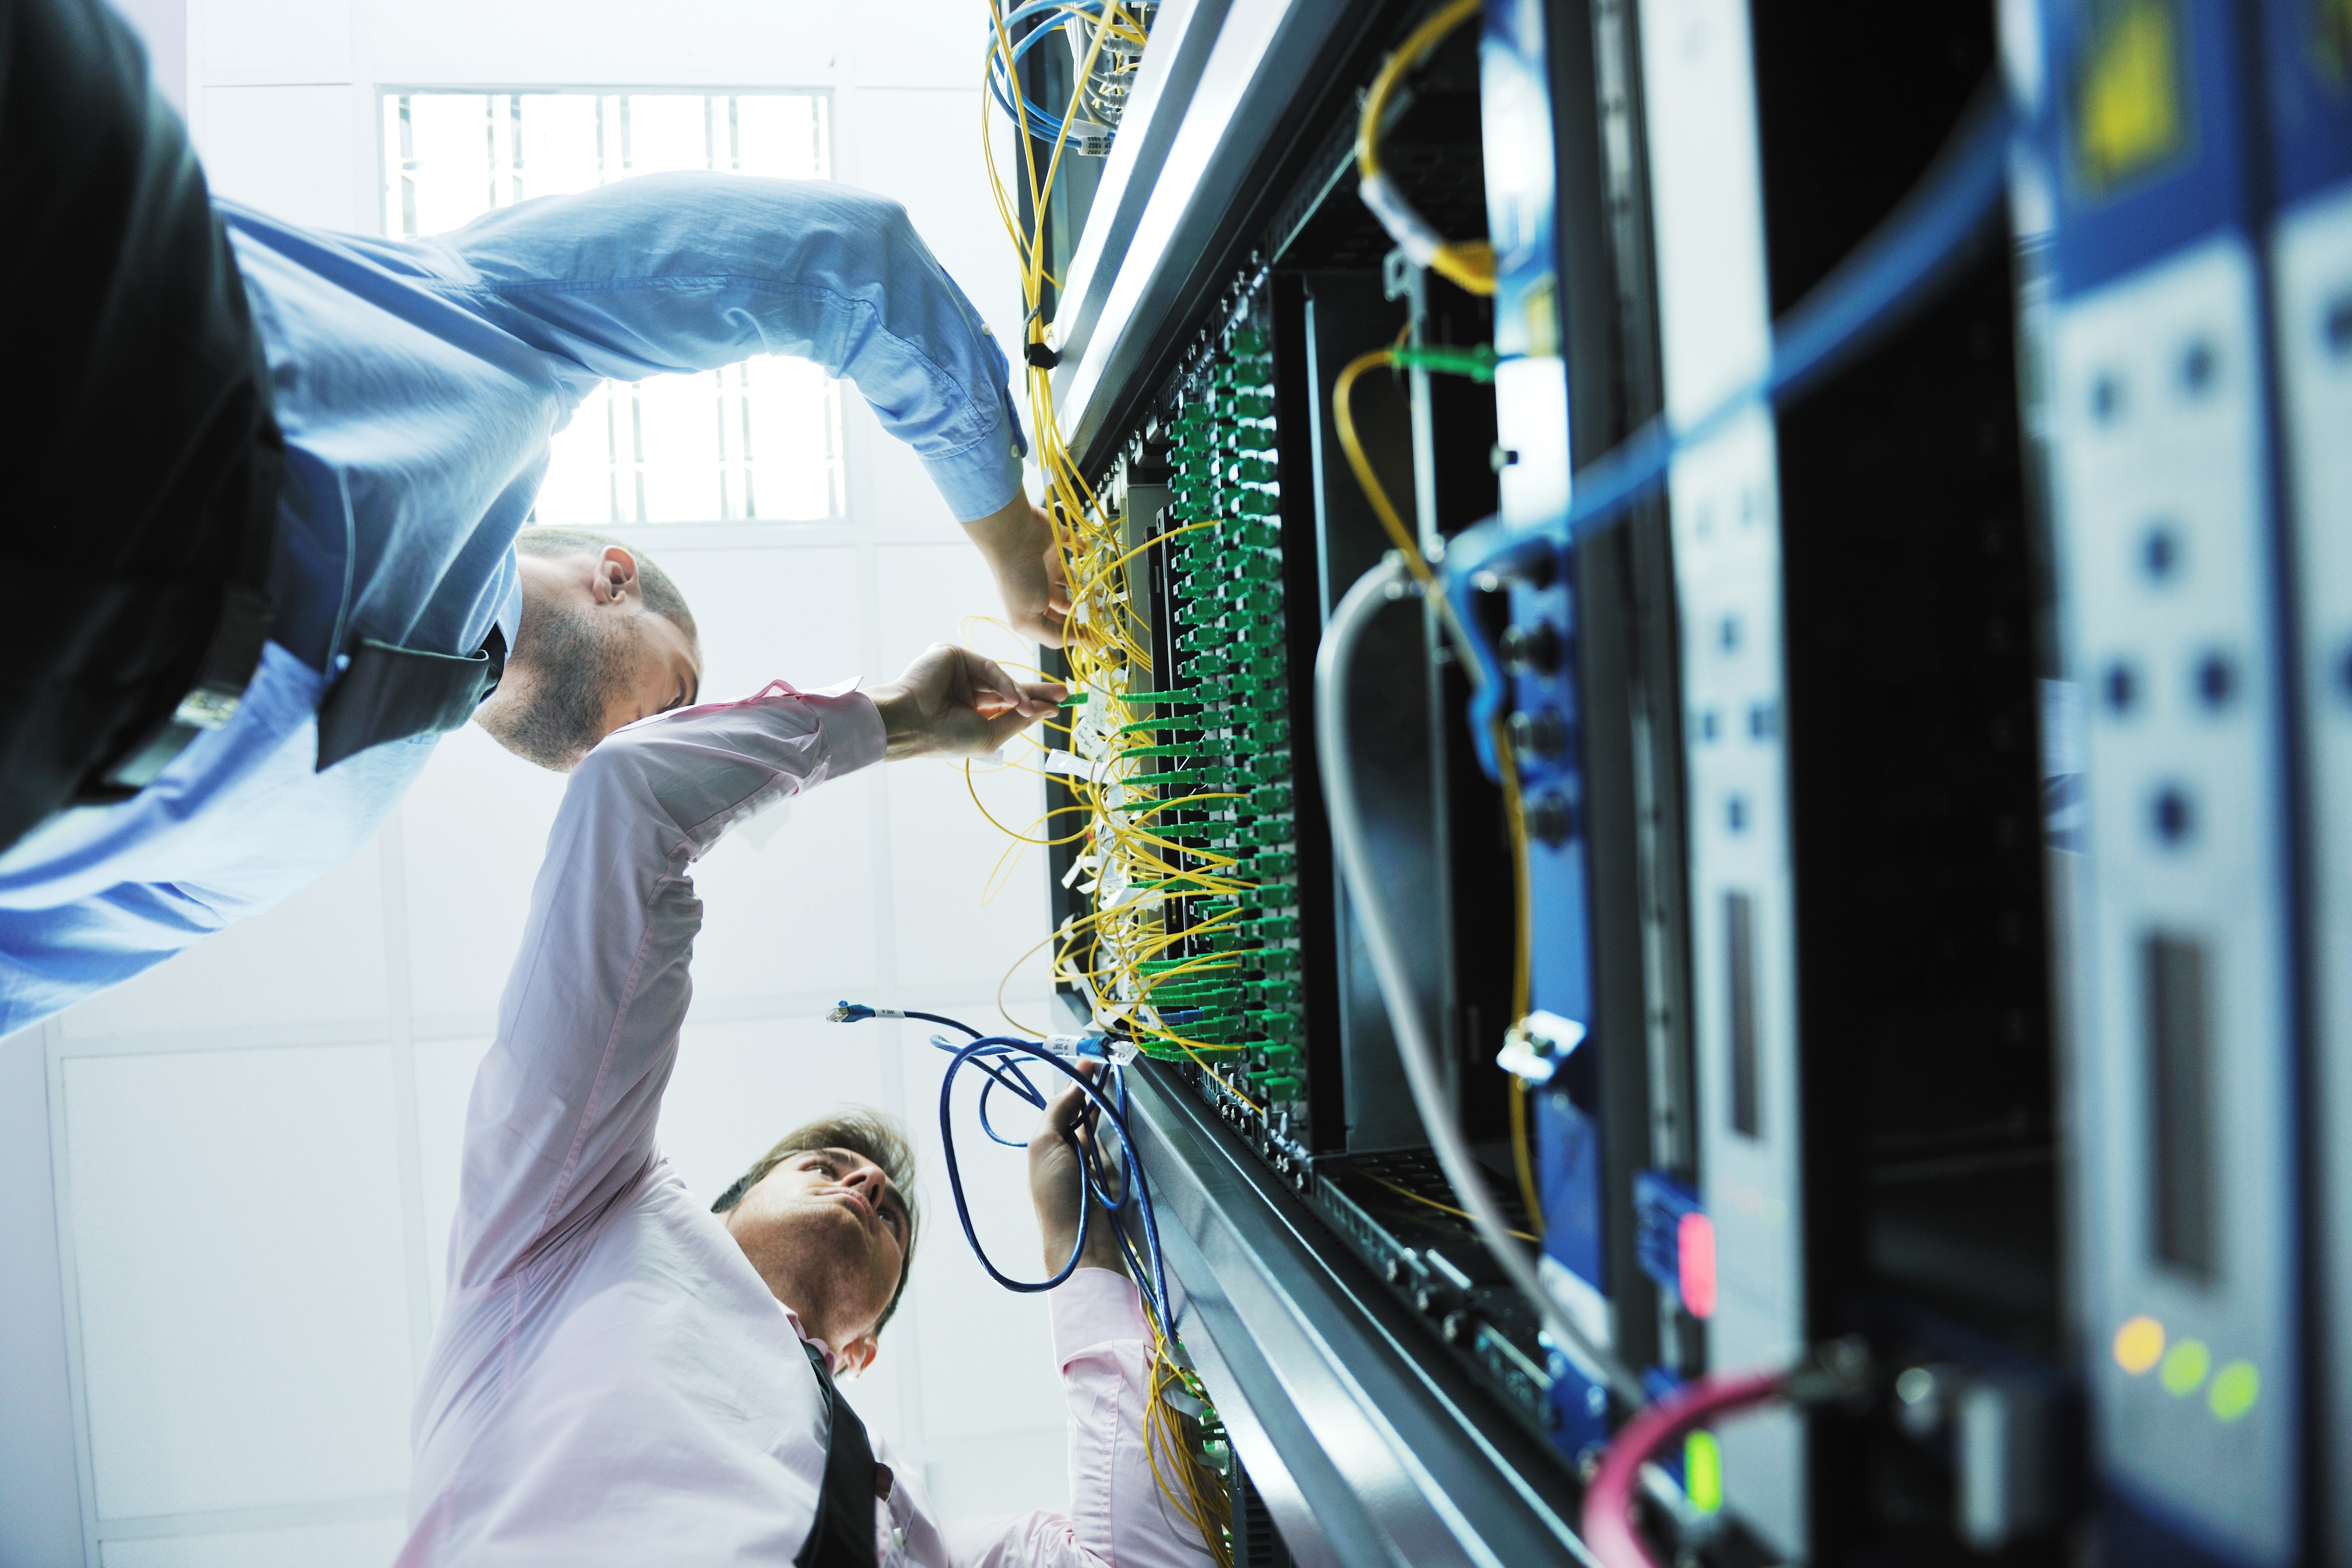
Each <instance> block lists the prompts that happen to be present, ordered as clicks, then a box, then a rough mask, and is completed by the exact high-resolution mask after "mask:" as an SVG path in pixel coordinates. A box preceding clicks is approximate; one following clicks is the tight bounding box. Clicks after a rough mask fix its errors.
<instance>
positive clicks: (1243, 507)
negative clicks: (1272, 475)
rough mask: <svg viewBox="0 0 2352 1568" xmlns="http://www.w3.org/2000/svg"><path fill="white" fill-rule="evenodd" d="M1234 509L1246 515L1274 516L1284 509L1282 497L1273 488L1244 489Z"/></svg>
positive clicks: (1235, 502) (1236, 499)
mask: <svg viewBox="0 0 2352 1568" xmlns="http://www.w3.org/2000/svg"><path fill="white" fill-rule="evenodd" d="M1233 510H1235V511H1237V512H1240V513H1241V514H1242V515H1243V516H1244V517H1272V516H1274V515H1276V513H1278V512H1280V511H1281V510H1282V498H1281V497H1280V496H1278V495H1276V494H1275V493H1274V492H1273V491H1272V490H1244V491H1242V493H1241V494H1240V495H1239V496H1238V497H1237V498H1235V500H1234V506H1233Z"/></svg>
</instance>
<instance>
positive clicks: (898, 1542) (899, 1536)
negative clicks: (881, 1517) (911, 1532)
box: [890, 1528, 907, 1552]
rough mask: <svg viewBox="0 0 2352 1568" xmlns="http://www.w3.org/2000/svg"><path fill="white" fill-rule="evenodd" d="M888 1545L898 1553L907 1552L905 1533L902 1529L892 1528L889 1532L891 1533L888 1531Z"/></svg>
mask: <svg viewBox="0 0 2352 1568" xmlns="http://www.w3.org/2000/svg"><path fill="white" fill-rule="evenodd" d="M890 1544H891V1546H892V1547H893V1548H894V1549H896V1550H898V1551H900V1552H904V1551H906V1550H907V1532H906V1531H904V1530H903V1529H898V1528H893V1529H892V1530H891V1531H890Z"/></svg>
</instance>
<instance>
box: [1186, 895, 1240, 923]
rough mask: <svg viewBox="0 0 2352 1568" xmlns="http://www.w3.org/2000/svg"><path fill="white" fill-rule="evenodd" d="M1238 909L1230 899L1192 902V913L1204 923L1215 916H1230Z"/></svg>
mask: <svg viewBox="0 0 2352 1568" xmlns="http://www.w3.org/2000/svg"><path fill="white" fill-rule="evenodd" d="M1240 908H1241V905H1239V904H1237V903H1235V902H1234V901H1233V900H1231V899H1199V900H1194V901H1193V904H1192V912H1193V913H1194V914H1196V915H1198V916H1200V917H1201V918H1202V920H1204V921H1205V920H1208V919H1210V918H1211V917H1213V916H1215V915H1229V914H1232V913H1233V912H1234V910H1237V909H1240Z"/></svg>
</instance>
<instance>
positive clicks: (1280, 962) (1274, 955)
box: [1250, 947, 1298, 974]
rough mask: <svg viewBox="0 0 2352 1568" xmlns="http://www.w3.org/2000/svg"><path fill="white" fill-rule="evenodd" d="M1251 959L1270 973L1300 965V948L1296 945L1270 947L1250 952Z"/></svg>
mask: <svg viewBox="0 0 2352 1568" xmlns="http://www.w3.org/2000/svg"><path fill="white" fill-rule="evenodd" d="M1250 958H1251V961H1252V962H1254V963H1256V965H1257V966H1258V967H1259V968H1260V969H1263V970H1265V972H1266V973H1268V974H1272V973H1276V972H1277V971H1281V970H1291V969H1296V968H1297V967H1298V950H1297V948H1295V947H1269V948H1267V949H1265V951H1264V952H1254V953H1252V954H1250Z"/></svg>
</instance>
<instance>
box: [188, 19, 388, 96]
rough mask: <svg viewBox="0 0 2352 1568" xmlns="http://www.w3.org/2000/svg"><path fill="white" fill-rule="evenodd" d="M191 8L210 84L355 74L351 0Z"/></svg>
mask: <svg viewBox="0 0 2352 1568" xmlns="http://www.w3.org/2000/svg"><path fill="white" fill-rule="evenodd" d="M151 3H152V0H151ZM190 13H191V16H190V19H191V20H192V21H193V22H194V29H193V30H194V34H195V44H196V47H195V60H194V64H195V68H196V70H197V72H198V73H199V75H200V78H201V79H203V80H204V81H205V82H207V83H208V84H211V85H213V86H229V85H246V86H281V85H285V84H288V83H308V84H315V83H319V82H348V81H350V80H351V79H352V6H351V5H350V3H349V0H192V4H191V5H190Z"/></svg>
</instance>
